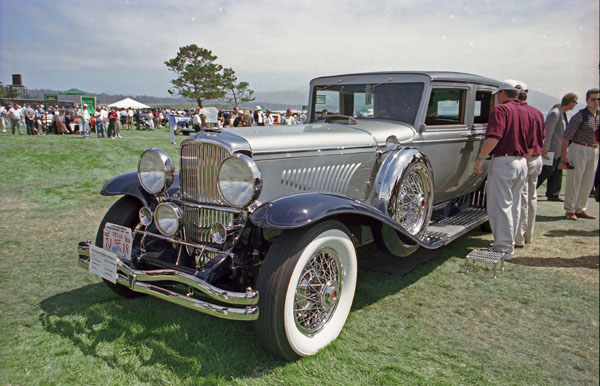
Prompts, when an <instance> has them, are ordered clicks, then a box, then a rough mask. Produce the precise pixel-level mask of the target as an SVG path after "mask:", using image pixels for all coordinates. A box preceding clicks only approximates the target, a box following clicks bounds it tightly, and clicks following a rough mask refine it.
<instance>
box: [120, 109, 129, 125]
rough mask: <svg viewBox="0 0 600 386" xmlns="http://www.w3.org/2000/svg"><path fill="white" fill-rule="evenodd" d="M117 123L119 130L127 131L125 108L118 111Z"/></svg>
mask: <svg viewBox="0 0 600 386" xmlns="http://www.w3.org/2000/svg"><path fill="white" fill-rule="evenodd" d="M119 122H120V123H121V129H123V130H127V110H126V109H125V108H121V109H119Z"/></svg>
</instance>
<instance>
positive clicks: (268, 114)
mask: <svg viewBox="0 0 600 386" xmlns="http://www.w3.org/2000/svg"><path fill="white" fill-rule="evenodd" d="M265 126H273V117H272V116H271V110H269V109H267V112H266V113H265Z"/></svg>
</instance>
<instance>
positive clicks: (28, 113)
mask: <svg viewBox="0 0 600 386" xmlns="http://www.w3.org/2000/svg"><path fill="white" fill-rule="evenodd" d="M25 125H26V126H27V135H34V134H35V110H34V109H33V108H32V107H31V105H30V104H26V105H25Z"/></svg>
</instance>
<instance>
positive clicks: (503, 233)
mask: <svg viewBox="0 0 600 386" xmlns="http://www.w3.org/2000/svg"><path fill="white" fill-rule="evenodd" d="M526 177H527V161H526V160H525V157H513V156H508V157H496V158H493V159H492V161H491V162H490V168H489V171H488V180H487V190H486V192H487V212H488V218H489V221H490V225H491V227H492V233H493V234H494V249H496V250H498V251H501V252H504V253H511V252H512V250H513V246H514V241H515V234H516V231H517V227H518V224H519V212H520V211H521V210H520V209H521V191H522V190H523V185H524V184H525V179H526Z"/></svg>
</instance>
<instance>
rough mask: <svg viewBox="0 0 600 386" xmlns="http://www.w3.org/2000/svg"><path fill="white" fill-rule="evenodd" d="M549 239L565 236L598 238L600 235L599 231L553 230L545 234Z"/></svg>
mask: <svg viewBox="0 0 600 386" xmlns="http://www.w3.org/2000/svg"><path fill="white" fill-rule="evenodd" d="M544 236H547V237H565V236H577V237H598V236H600V233H599V231H598V229H595V230H583V229H551V230H549V231H548V232H546V233H544Z"/></svg>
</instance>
